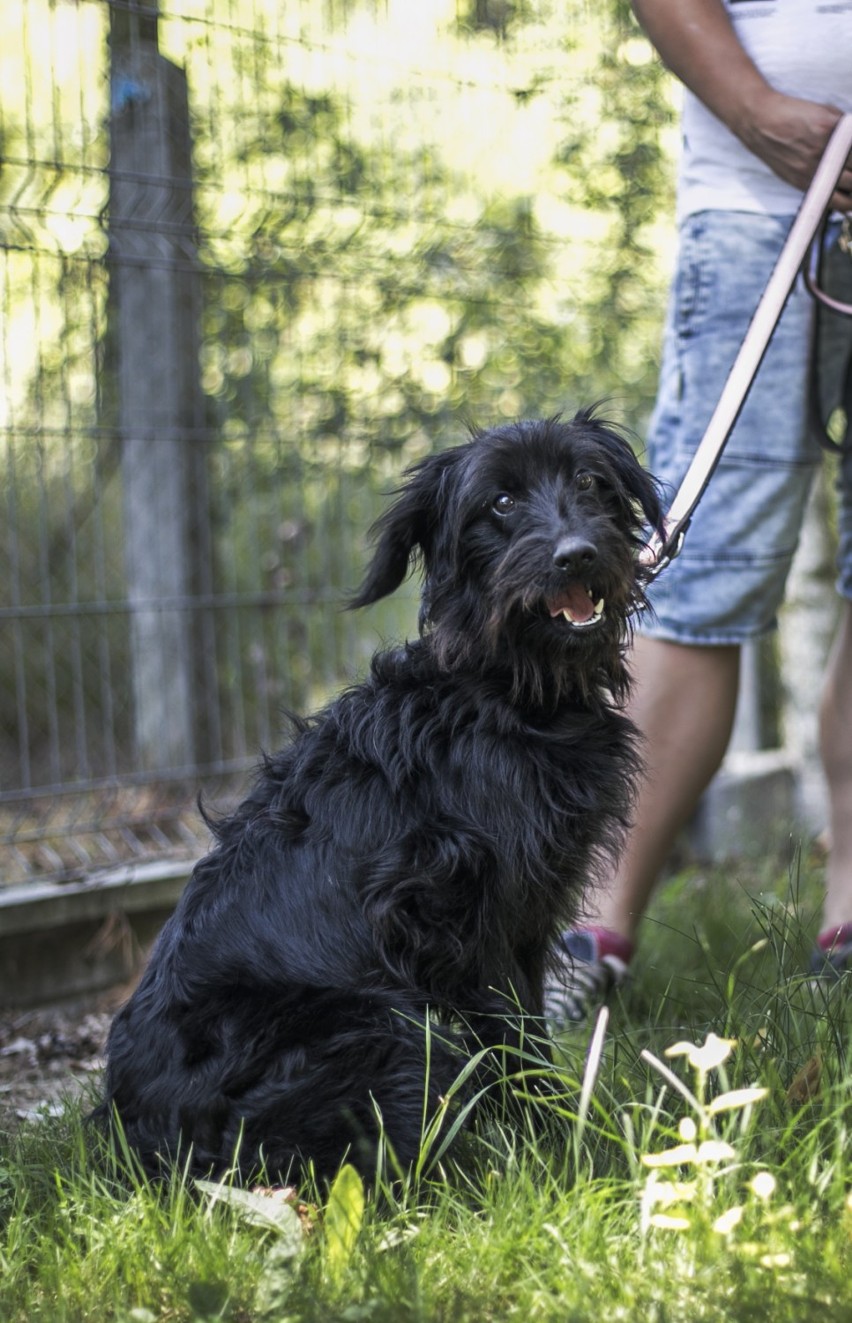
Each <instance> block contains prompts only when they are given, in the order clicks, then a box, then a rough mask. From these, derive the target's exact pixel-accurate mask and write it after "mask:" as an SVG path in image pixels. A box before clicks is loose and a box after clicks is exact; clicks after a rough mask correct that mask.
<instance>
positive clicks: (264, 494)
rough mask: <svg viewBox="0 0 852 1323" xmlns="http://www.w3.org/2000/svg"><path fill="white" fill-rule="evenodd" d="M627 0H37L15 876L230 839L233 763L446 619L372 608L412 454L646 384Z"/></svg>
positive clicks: (5, 288) (640, 394) (18, 299)
mask: <svg viewBox="0 0 852 1323" xmlns="http://www.w3.org/2000/svg"><path fill="white" fill-rule="evenodd" d="M624 8H625V7H624V5H622V4H619V3H615V0H610V3H608V4H606V5H603V6H596V7H587V6H586V5H585V4H583V3H580V2H579V0H578V2H577V3H574V4H559V5H557V4H548V3H535V2H534V0H529V2H527V3H523V4H522V3H520V0H519V3H517V4H514V3H510V2H509V0H470V3H467V2H463V0H457V2H456V0H420V3H418V4H410V3H409V0H387V3H381V2H380V0H360V2H359V0H349V3H343V0H288V2H287V3H286V4H282V3H281V0H162V3H160V4H159V6H158V4H157V3H156V0H147V2H146V3H141V2H136V0H108V2H107V0H4V3H3V5H2V12H0V157H1V158H2V159H1V160H0V167H1V168H0V318H2V321H0V382H1V383H2V385H0V392H2V395H0V472H2V522H1V523H0V557H1V558H2V573H0V842H2V845H3V851H2V863H0V884H3V885H10V884H15V883H20V882H22V881H27V880H29V879H33V878H44V877H51V878H54V879H56V878H59V879H67V878H71V877H74V876H79V875H80V874H85V875H88V874H89V873H91V872H92V871H93V870H95V869H98V868H102V867H105V866H111V865H113V864H116V863H119V862H121V861H126V860H128V859H138V858H141V857H145V856H149V855H161V854H168V853H177V854H184V855H191V854H193V853H195V852H197V851H198V850H200V849H201V847H202V845H203V843H204V840H205V832H204V829H203V826H202V825H201V824H200V819H199V816H198V813H197V811H196V808H195V799H196V796H197V794H198V792H199V790H200V789H205V791H206V793H207V795H208V796H212V798H213V800H214V802H222V801H223V800H227V799H228V797H229V796H231V795H232V794H234V793H236V787H237V786H238V785H240V784H241V783H244V781H245V777H246V774H247V770H248V769H249V768H250V767H251V765H252V764H253V763H254V762H255V760H256V757H257V754H258V751H259V750H261V749H263V748H271V747H274V746H275V745H276V744H277V743H278V742H279V741H280V740H281V739H282V730H283V729H284V725H285V722H284V719H283V716H282V713H283V712H284V711H285V710H286V709H293V710H296V711H305V710H309V709H311V708H313V707H315V706H316V705H317V704H318V703H320V702H322V700H323V699H324V698H325V697H326V696H327V695H328V694H329V693H330V692H331V691H332V690H333V689H334V688H335V687H336V686H337V685H339V684H340V683H341V682H342V681H344V680H346V679H347V678H352V677H354V676H356V675H357V674H358V673H360V672H363V670H364V668H365V666H366V664H367V659H368V657H369V655H370V653H371V652H372V651H373V649H374V648H375V646H376V643H377V641H378V640H379V639H381V638H398V637H401V636H403V635H405V634H406V633H410V632H411V631H412V629H413V628H414V621H415V613H414V610H413V592H414V589H412V590H411V591H410V592H409V593H408V595H407V596H406V595H404V594H403V596H402V597H401V598H400V600H399V601H398V602H389V603H387V604H384V605H382V606H379V607H376V608H374V609H373V610H371V612H369V613H365V614H364V616H363V618H357V617H356V616H354V615H353V614H351V613H346V612H345V611H342V610H341V605H342V603H343V600H344V598H345V595H346V593H347V591H350V590H351V589H353V588H354V587H355V586H356V585H357V582H358V579H359V575H360V570H361V568H362V565H363V559H364V547H365V532H366V529H367V528H368V526H369V524H370V523H371V520H372V519H373V518H374V517H375V515H376V514H377V512H378V510H379V509H380V507H381V502H382V494H383V493H384V492H387V491H388V490H389V489H390V488H392V487H393V486H394V484H395V483H396V482H397V481H398V478H399V475H400V473H401V472H402V470H403V468H404V467H405V466H406V464H409V463H411V462H412V461H413V460H415V459H416V458H418V457H419V456H421V455H422V454H424V453H426V452H427V451H428V450H429V449H431V448H432V447H433V446H435V445H438V444H446V443H450V442H453V441H458V440H461V439H463V437H464V431H465V425H466V421H467V420H472V421H476V422H483V423H491V422H494V421H498V420H500V419H502V418H507V417H515V416H518V415H522V414H533V413H534V414H538V415H541V414H545V413H550V412H555V411H557V410H560V409H572V408H574V407H575V406H577V405H578V404H581V403H588V402H589V401H590V400H592V399H595V398H598V397H600V396H603V395H610V396H611V395H615V396H617V398H618V400H619V402H620V405H619V407H620V409H621V416H622V417H624V418H626V420H627V421H628V422H633V423H639V422H640V420H641V417H642V415H643V413H644V411H645V410H646V408H647V404H648V399H649V396H650V393H651V390H652V387H653V377H654V364H653V354H651V353H649V352H648V347H649V346H652V347H653V346H654V345H655V342H656V338H657V328H658V322H659V315H660V297H659V294H660V284H661V277H660V274H659V271H660V265H661V263H660V262H658V260H657V259H658V257H659V256H660V249H661V248H664V247H665V243H664V241H662V240H661V239H660V233H659V232H658V231H657V229H656V228H655V217H656V215H657V213H658V212H660V211H661V210H663V208H664V206H665V193H666V190H667V188H668V171H667V164H666V159H667V158H666V150H665V147H666V142H665V138H666V134H668V133H669V132H670V129H669V119H670V117H669V114H668V110H667V101H666V95H667V93H666V90H665V89H666V85H665V84H664V83H663V82H662V80H661V75H660V73H659V69H658V66H657V65H656V63H655V62H654V61H653V60H652V59H651V56H650V50H649V48H648V47H647V45H646V43H645V42H644V41H643V40H642V38H641V36H640V35H639V33H638V30H637V29H636V28H635V26H631V24H630V22H629V19H628V17H627V16H626V14H625V13H624V12H623V10H624ZM593 11H594V12H593ZM661 135H662V136H661ZM628 198H629V199H630V205H629V207H628V205H627V199H628ZM661 198H662V201H661Z"/></svg>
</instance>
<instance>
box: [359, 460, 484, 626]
mask: <svg viewBox="0 0 852 1323" xmlns="http://www.w3.org/2000/svg"><path fill="white" fill-rule="evenodd" d="M466 450H467V447H466V446H459V447H458V448H457V449H455V450H444V451H442V452H441V453H440V454H438V455H429V456H428V457H427V458H426V459H422V460H420V462H419V463H418V464H414V465H413V466H412V467H411V468H410V469H408V470H407V474H406V476H407V478H408V481H407V482H406V484H405V486H404V487H401V488H400V489H399V495H398V499H397V500H396V501H394V503H393V505H392V506H391V507H390V508H389V509H388V510H386V511H385V513H384V514H383V515H382V516H381V517H380V518H379V519H377V520H376V523H375V524H374V525H373V527H372V529H371V530H370V533H371V536H372V537H373V538H375V539H376V550H375V552H374V554H373V559H372V561H371V562H370V565H369V566H368V568H367V573H366V575H365V577H364V582H363V583H362V584H361V587H360V588H359V589H358V592H357V593H356V594H355V596H354V597H352V598H351V599H350V601H349V607H350V608H351V609H354V608H355V607H359V606H369V605H370V603H371V602H377V601H378V600H379V598H380V597H387V595H388V594H389V593H392V592H393V591H394V589H395V588H398V587H399V585H400V584H401V583H402V581H403V579H404V578H405V576H406V575H407V574H408V571H409V569H410V568H411V567H412V564H413V562H414V560H415V558H416V556H417V554H418V552H419V553H421V554H422V555H423V557H424V559H425V560H426V563H427V564H428V563H429V560H430V555H431V552H432V548H433V543H434V539H435V536H436V531H437V529H438V528H439V526H440V524H441V522H442V517H443V516H444V515H445V514H446V511H447V509H448V507H449V504H450V501H451V493H452V489H453V485H454V484H453V481H452V477H453V474H454V472H455V470H456V468H457V467H458V465H459V463H460V461H461V459H462V458H463V456H464V453H465V452H466Z"/></svg>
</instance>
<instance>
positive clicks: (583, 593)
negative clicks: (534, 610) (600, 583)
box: [547, 582, 604, 629]
mask: <svg viewBox="0 0 852 1323" xmlns="http://www.w3.org/2000/svg"><path fill="white" fill-rule="evenodd" d="M547 609H548V611H549V612H550V614H551V616H553V618H554V619H555V618H556V617H557V616H562V617H563V619H564V620H565V621H566V623H567V624H569V625H570V626H571V627H572V629H589V628H590V627H591V626H593V625H599V624H600V622H601V621H602V620H603V619H604V599H603V598H602V597H600V598H598V600H597V601H595V595H594V593H593V592H592V590H591V588H589V587H588V586H587V585H586V584H582V583H579V582H575V583H570V584H567V585H566V586H565V587H564V588H562V589H560V591H559V592H558V593H557V594H556V595H555V596H554V597H551V598H548V602H547Z"/></svg>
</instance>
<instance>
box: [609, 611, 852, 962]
mask: <svg viewBox="0 0 852 1323" xmlns="http://www.w3.org/2000/svg"><path fill="white" fill-rule="evenodd" d="M739 652H740V650H739V648H738V647H735V646H720V647H697V646H694V645H689V644H680V643H670V642H668V641H666V640H662V639H652V638H641V637H640V638H637V640H636V643H635V647H634V650H633V666H632V669H633V673H634V691H633V698H632V702H631V707H630V713H631V716H632V717H633V719H634V721H635V722H636V724H637V725H638V727H639V729H640V731H641V732H642V734H643V736H644V741H645V745H644V759H645V766H646V775H645V776H644V777H643V778H642V780H641V783H640V787H639V794H638V798H637V803H636V809H635V813H634V820H635V825H634V827H633V829H632V831H631V832H630V835H629V837H628V840H627V843H626V846H625V850H624V853H623V855H622V858H621V861H620V864H619V866H618V868H617V870H616V872H615V874H614V877H613V879H612V884H611V885H608V886H602V887H600V888H599V889H597V890H596V891H594V892H592V894H591V895H590V896H589V898H588V900H587V903H586V906H585V912H584V917H583V922H584V923H585V924H588V925H590V926H592V927H601V928H606V929H609V930H610V931H611V932H615V933H619V934H620V935H621V936H623V937H626V938H628V939H630V940H631V941H632V940H633V938H634V937H635V935H636V929H637V926H638V924H639V921H640V920H641V918H642V915H643V913H644V911H645V908H646V906H647V904H648V901H649V899H650V896H651V892H652V890H653V888H654V884H655V883H656V881H657V878H658V877H659V875H660V872H661V870H662V868H663V866H664V864H665V862H666V858H667V857H668V855H669V853H670V851H671V848H672V845H673V844H674V840H675V837H676V836H677V833H678V831H679V830H680V828H681V827H682V826H683V825H684V823H685V822H686V821H687V820H688V818H689V817H690V816H691V814H692V812H693V811H694V809H695V807H696V805H697V803H698V800H699V797H700V796H701V794H702V792H703V791H704V790H705V789H706V787H707V786H708V785H709V783H710V781H711V779H712V777H713V775H714V774H715V772H716V771H717V769H718V767H719V765H720V763H721V762H722V759H723V758H724V756H725V750H726V749H727V747H728V741H729V739H730V735H731V728H732V726H733V721H734V712H735V709H736V703H737V689H738V681H739ZM849 696H850V703H852V684H850V686H849ZM850 752H852V750H850ZM850 773H852V761H850ZM850 796H852V785H850ZM850 819H852V811H850ZM850 846H852V827H850ZM850 887H852V880H850ZM850 917H852V916H850Z"/></svg>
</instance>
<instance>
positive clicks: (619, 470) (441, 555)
mask: <svg viewBox="0 0 852 1323" xmlns="http://www.w3.org/2000/svg"><path fill="white" fill-rule="evenodd" d="M661 519H662V511H661V507H660V501H659V495H658V489H657V484H656V483H655V481H654V479H653V478H652V477H650V475H649V474H648V473H646V472H645V470H644V469H642V467H641V466H640V464H639V463H638V461H637V460H636V458H635V456H634V454H633V451H632V450H631V448H630V446H629V445H628V443H627V441H626V440H625V439H624V437H622V436H621V435H620V434H619V433H618V431H616V430H615V429H614V428H613V427H612V426H610V425H608V424H606V423H604V422H602V421H601V420H599V419H597V418H596V417H595V416H594V414H593V412H592V411H585V412H581V413H579V414H578V415H577V416H576V417H575V418H574V419H573V420H572V421H571V422H563V421H561V420H560V419H558V418H557V419H550V420H548V421H544V422H521V423H515V424H511V425H506V426H504V427H498V428H495V429H494V430H493V431H488V432H481V433H477V434H475V435H474V436H473V438H472V439H471V440H470V441H469V442H468V443H467V444H466V445H462V446H459V447H457V448H456V449H453V450H447V451H444V452H443V453H441V454H437V455H431V456H429V458H428V459H425V460H422V461H421V462H420V463H419V464H416V465H415V466H414V467H413V468H412V469H410V470H409V474H408V482H407V483H406V485H405V486H404V487H403V488H402V489H401V492H400V494H399V497H398V499H397V501H396V502H395V504H394V505H392V506H391V507H390V509H389V510H388V511H387V512H386V513H385V514H384V515H383V516H382V518H381V519H380V520H379V521H378V523H377V525H376V528H375V532H376V533H377V535H378V544H377V547H376V552H375V555H374V558H373V561H372V563H371V565H370V567H369V570H368V572H367V576H366V579H365V581H364V583H363V585H362V587H361V589H360V591H359V593H358V594H357V596H356V597H355V599H354V600H353V602H352V605H353V606H365V605H367V604H368V603H370V602H375V601H376V600H378V598H380V597H384V596H385V595H386V594H388V593H390V592H393V590H394V589H395V588H397V587H398V586H399V584H400V583H401V582H402V580H403V579H404V578H405V575H406V574H407V572H408V570H409V568H410V566H411V564H412V561H413V559H414V558H416V557H418V556H419V557H421V558H422V563H423V569H424V585H423V606H422V609H421V631H422V632H423V633H424V634H426V635H427V636H428V638H429V640H430V645H431V646H432V647H433V649H434V651H435V654H436V656H437V658H438V660H439V662H440V663H441V664H442V665H444V666H446V667H455V666H473V667H475V668H476V669H478V670H482V669H491V668H497V669H503V670H508V671H509V672H510V673H511V675H512V677H513V685H514V688H515V692H516V694H518V695H520V694H522V693H523V694H526V695H527V696H528V697H530V698H532V699H534V700H536V701H544V700H546V698H547V696H548V695H549V694H551V695H552V694H554V693H558V692H564V691H565V690H566V689H571V688H573V689H579V690H581V691H583V692H591V691H592V690H593V689H595V688H596V687H598V686H600V685H604V686H606V687H607V688H609V689H610V690H611V691H613V692H614V693H616V694H620V693H621V692H622V691H623V688H624V685H625V679H626V677H625V672H624V665H623V643H624V640H625V637H626V633H627V620H628V613H629V612H630V611H631V610H632V609H634V608H636V607H638V606H641V605H642V604H643V600H644V599H643V591H642V587H643V574H642V571H641V569H640V568H639V565H638V561H637V554H638V550H639V548H640V546H641V545H642V542H643V540H644V539H643V537H642V530H643V526H645V525H650V526H651V527H652V528H654V529H658V528H659V527H660V523H661Z"/></svg>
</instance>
